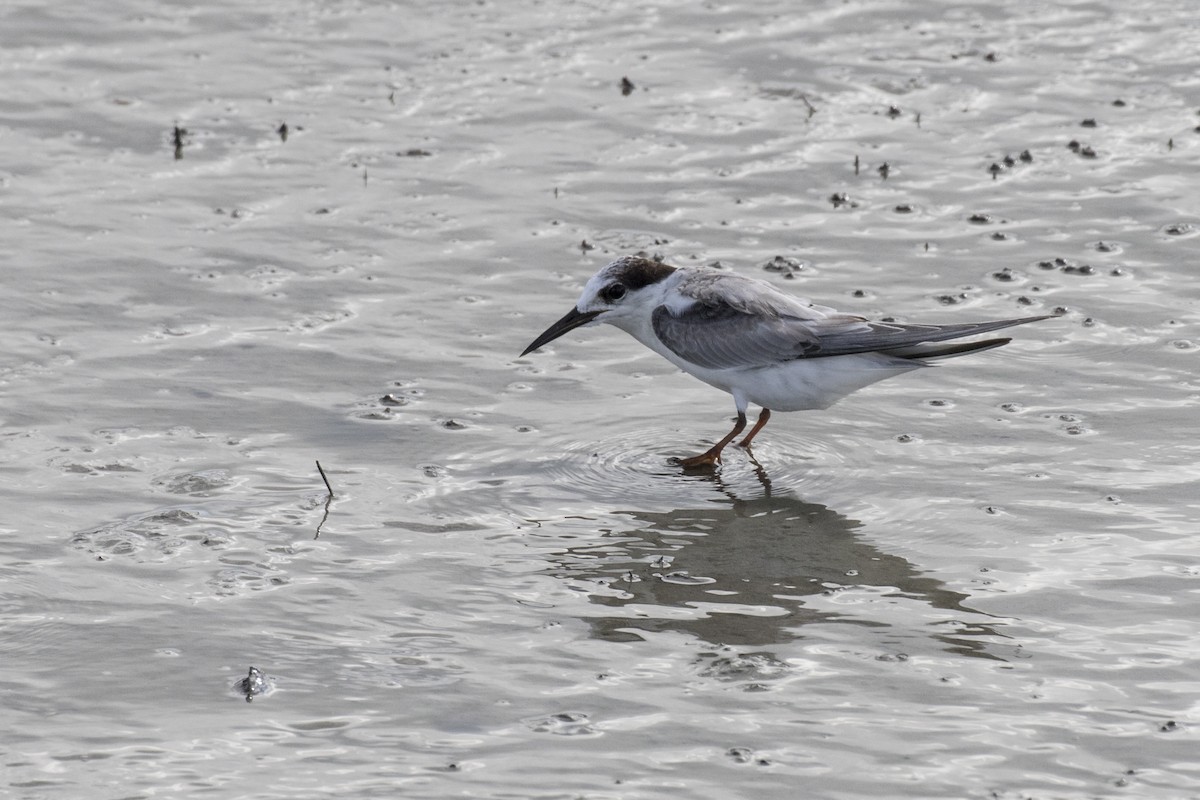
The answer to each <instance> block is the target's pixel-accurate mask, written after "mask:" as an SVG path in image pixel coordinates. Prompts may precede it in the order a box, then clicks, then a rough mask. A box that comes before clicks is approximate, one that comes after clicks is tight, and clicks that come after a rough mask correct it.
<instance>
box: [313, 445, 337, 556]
mask: <svg viewBox="0 0 1200 800" xmlns="http://www.w3.org/2000/svg"><path fill="white" fill-rule="evenodd" d="M317 472H319V473H321V480H323V481H325V488H326V489H327V490H328V491H329V496H328V497H326V498H325V513H324V514H323V515H321V521H320V522H319V523H318V524H317V533H316V535H315V536H313V538H314V539H319V538H321V528H322V527H324V525H325V520H327V519H329V504H330V503H332V502H333V487H332V486H330V485H329V478H328V477H327V476H326V475H325V470H324V469H323V468H322V467H321V462H320V461H318V462H317Z"/></svg>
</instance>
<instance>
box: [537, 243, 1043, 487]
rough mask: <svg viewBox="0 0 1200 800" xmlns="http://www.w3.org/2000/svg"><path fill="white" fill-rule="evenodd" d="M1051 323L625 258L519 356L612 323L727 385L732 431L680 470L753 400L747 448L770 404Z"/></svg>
mask: <svg viewBox="0 0 1200 800" xmlns="http://www.w3.org/2000/svg"><path fill="white" fill-rule="evenodd" d="M1048 318H1049V317H1048V316H1040V317H1020V318H1017V319H1003V320H995V321H992V322H966V323H958V324H950V325H920V324H915V323H899V322H880V321H872V320H868V319H867V318H865V317H860V316H856V315H854V314H845V313H842V312H840V311H835V310H834V309H832V308H829V307H827V306H821V305H816V304H815V303H811V302H809V301H807V300H802V299H800V298H799V297H796V296H794V295H790V294H788V293H786V292H783V291H780V290H779V289H777V288H775V287H774V286H772V285H771V284H770V283H767V282H766V281H761V280H756V279H754V278H747V277H744V276H742V275H737V274H735V273H731V272H723V271H719V270H715V269H709V268H705V267H672V266H669V265H667V264H663V263H661V262H658V261H652V260H650V259H648V258H642V257H638V256H626V257H624V258H619V259H617V260H616V261H613V262H612V263H611V264H608V265H607V266H605V267H604V268H603V269H601V270H600V271H599V272H597V273H596V274H595V275H593V276H592V278H591V279H590V280H589V281H588V282H587V285H586V286H584V288H583V293H582V294H581V295H580V297H579V301H578V302H577V303H576V304H575V307H574V308H572V309H571V310H570V311H568V312H567V314H566V316H564V317H563V318H562V319H560V320H559V321H558V322H555V323H554V324H553V325H551V326H550V327H549V328H547V329H546V330H545V332H543V333H542V335H540V336H538V337H537V338H536V339H534V340H533V342H532V343H531V344H530V345H529V346H528V347H526V348H525V351H524V352H523V353H521V356H522V357H524V356H526V355H528V354H529V353H532V352H533V351H534V350H537V349H538V348H540V347H542V346H544V345H546V344H548V343H549V342H552V341H554V340H555V339H557V338H558V337H560V336H562V335H563V334H565V333H567V332H568V331H573V330H575V329H576V328H581V327H583V326H585V325H592V324H596V323H600V322H606V323H608V324H609V325H614V326H616V327H618V328H620V329H621V330H623V331H625V332H626V333H628V334H630V335H631V336H633V338H635V339H637V340H638V341H639V342H641V343H642V344H644V345H645V346H646V347H649V348H650V349H651V350H653V351H654V352H656V353H658V354H659V355H660V356H662V357H663V358H665V359H667V360H668V361H670V362H671V363H672V364H674V365H675V366H677V367H679V368H680V369H682V370H683V371H684V372H686V373H688V374H689V375H694V376H695V377H697V378H699V379H700V380H702V381H704V382H705V383H707V384H709V385H710V386H715V387H716V388H718V389H721V390H722V391H726V392H729V393H730V394H731V395H733V402H734V405H735V406H736V407H737V422H736V424H735V425H734V426H733V430H731V431H730V432H729V433H728V434H726V436H725V437H724V438H723V439H721V440H720V441H719V442H717V443H716V444H715V445H713V446H712V447H711V448H710V449H708V450H707V451H705V452H703V453H701V454H700V455H697V456H691V457H690V458H682V459H679V463H680V464H681V465H682V466H684V467H699V466H712V465H716V464H718V463H720V461H721V451H722V450H724V449H725V446H726V445H728V444H729V443H730V442H732V441H733V440H734V439H735V438H737V436H738V434H740V433H741V432H742V431H743V430H745V428H746V410H747V408H748V407H749V405H750V404H751V403H753V404H754V405H757V406H760V407H761V408H762V413H761V414H760V415H759V417H758V421H757V422H755V424H754V427H753V428H751V429H750V433H748V434H747V435H746V437H745V438H744V439H742V441H741V442H739V444H740V445H741V446H742V447H749V445H750V442H751V441H752V440H753V439H754V437H755V436H757V435H758V432H759V431H761V430H762V429H763V426H764V425H766V424H767V421H768V420H770V419H771V412H772V411H808V410H813V409H824V408H828V407H829V406H831V405H833V404H834V403H835V402H837V401H838V400H840V399H841V398H843V397H845V396H846V395H848V394H850V393H852V392H856V391H858V390H859V389H862V388H863V387H864V386H869V385H871V384H872V383H875V382H877V381H881V380H884V379H886V378H891V377H894V376H896V375H901V374H903V373H905V372H911V371H912V370H916V369H921V368H922V367H927V366H931V365H930V364H929V362H930V361H931V360H933V359H940V358H948V357H951V356H961V355H965V354H967V353H977V352H980V351H982V350H990V349H991V348H993V347H1000V346H1001V345H1004V344H1008V342H1010V341H1012V340H1011V339H1007V338H1003V339H984V340H982V341H972V342H952V343H949V344H944V342H948V341H949V340H953V339H959V338H961V337H964V336H972V335H975V334H980V333H987V332H989V331H994V330H999V329H1001V328H1008V327H1012V326H1013V325H1024V324H1025V323H1027V322H1036V321H1037V320H1042V319H1048Z"/></svg>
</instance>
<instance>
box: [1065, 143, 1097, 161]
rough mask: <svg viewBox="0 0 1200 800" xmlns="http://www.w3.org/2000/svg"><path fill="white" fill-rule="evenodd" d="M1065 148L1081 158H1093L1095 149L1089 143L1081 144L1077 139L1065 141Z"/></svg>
mask: <svg viewBox="0 0 1200 800" xmlns="http://www.w3.org/2000/svg"><path fill="white" fill-rule="evenodd" d="M1067 149H1068V150H1070V151H1071V152H1072V153H1075V154H1076V155H1078V156H1080V157H1081V158H1095V157H1096V150H1095V148H1093V147H1092V146H1091V145H1087V144H1083V143H1081V142H1080V141H1079V140H1077V139H1072V140H1071V141H1069V142H1067Z"/></svg>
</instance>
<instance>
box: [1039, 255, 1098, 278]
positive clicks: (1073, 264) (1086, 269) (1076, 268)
mask: <svg viewBox="0 0 1200 800" xmlns="http://www.w3.org/2000/svg"><path fill="white" fill-rule="evenodd" d="M1037 266H1038V267H1039V268H1040V269H1044V270H1054V269H1056V270H1058V271H1059V272H1061V273H1063V274H1064V275H1095V274H1097V272H1098V270H1097V269H1096V268H1095V267H1093V266H1092V265H1091V264H1080V263H1079V262H1078V261H1073V260H1071V259H1069V258H1061V257H1059V258H1051V259H1044V260H1042V261H1039V262H1037Z"/></svg>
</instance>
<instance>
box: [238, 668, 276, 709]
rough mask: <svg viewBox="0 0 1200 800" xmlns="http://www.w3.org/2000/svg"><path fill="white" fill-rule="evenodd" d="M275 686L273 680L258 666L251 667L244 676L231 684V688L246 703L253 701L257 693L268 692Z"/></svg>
mask: <svg viewBox="0 0 1200 800" xmlns="http://www.w3.org/2000/svg"><path fill="white" fill-rule="evenodd" d="M274 688H275V682H274V681H273V680H271V678H270V677H268V676H267V675H266V674H264V673H263V671H262V670H260V669H259V668H258V667H251V668H250V671H249V673H248V674H247V675H246V677H244V678H242V679H241V680H240V681H238V682H237V683H236V684H234V686H233V690H234V691H235V692H237V693H238V694H240V695H242V696H243V697H245V698H246V702H247V703H252V702H254V698H255V697H258V696H259V695H266V694H270V693H271V690H272V689H274Z"/></svg>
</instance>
